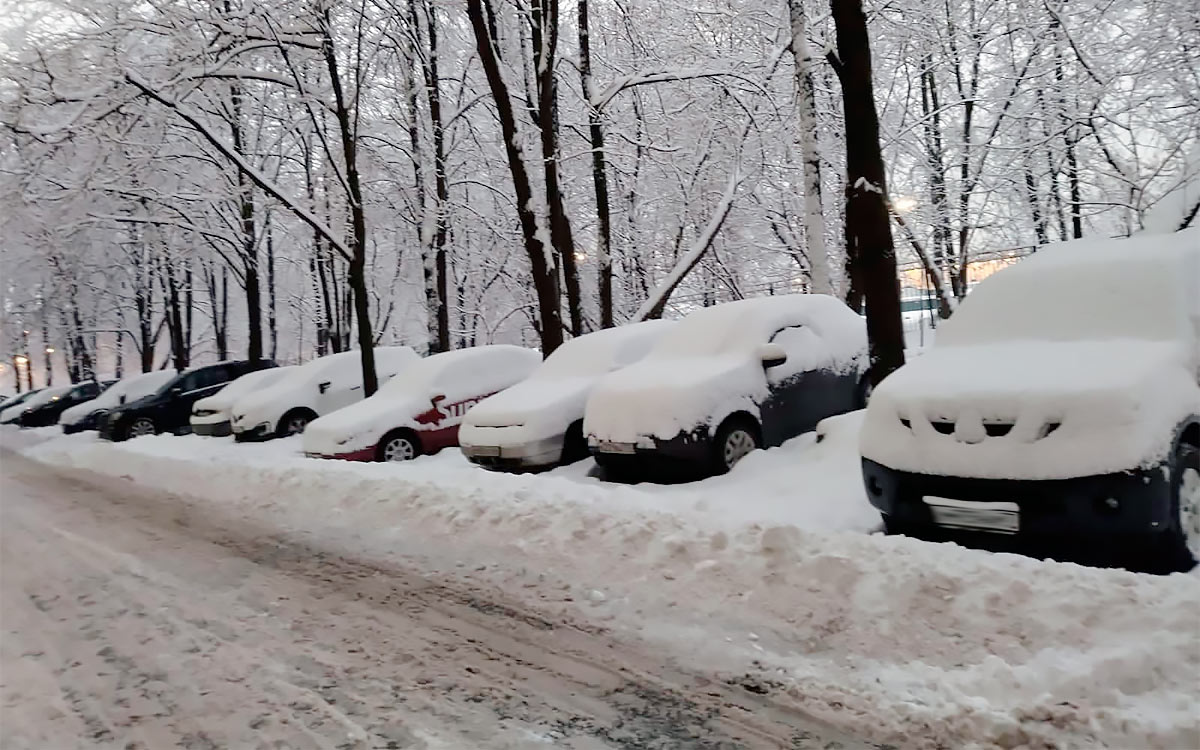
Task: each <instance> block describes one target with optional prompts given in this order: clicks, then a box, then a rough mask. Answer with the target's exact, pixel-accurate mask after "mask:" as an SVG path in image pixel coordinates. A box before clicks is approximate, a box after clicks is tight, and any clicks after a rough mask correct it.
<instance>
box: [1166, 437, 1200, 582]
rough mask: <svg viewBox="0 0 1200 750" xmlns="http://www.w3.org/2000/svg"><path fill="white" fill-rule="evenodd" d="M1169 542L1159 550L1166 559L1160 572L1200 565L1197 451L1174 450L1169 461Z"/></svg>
mask: <svg viewBox="0 0 1200 750" xmlns="http://www.w3.org/2000/svg"><path fill="white" fill-rule="evenodd" d="M1167 537H1168V543H1167V544H1165V545H1162V546H1161V547H1160V548H1159V549H1161V552H1162V554H1163V555H1164V556H1166V557H1167V559H1165V560H1162V561H1160V567H1162V568H1164V570H1163V571H1162V572H1165V573H1169V572H1175V571H1186V570H1190V569H1191V568H1192V567H1194V566H1195V565H1196V564H1197V563H1200V448H1198V447H1196V446H1195V445H1191V444H1190V443H1180V444H1179V445H1177V446H1176V447H1175V452H1174V455H1173V456H1172V459H1171V526H1170V528H1169V529H1168V530H1167Z"/></svg>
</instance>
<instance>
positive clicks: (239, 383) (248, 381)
mask: <svg viewBox="0 0 1200 750" xmlns="http://www.w3.org/2000/svg"><path fill="white" fill-rule="evenodd" d="M296 369H297V366H295V365H291V366H288V367H272V368H270V369H266V370H257V371H255V372H251V373H247V374H245V375H243V376H241V377H240V378H238V379H237V380H235V381H233V382H232V383H230V384H229V385H227V386H225V387H224V388H222V389H221V390H219V391H217V392H216V393H214V394H213V395H211V396H209V397H208V398H202V399H200V400H199V401H197V402H196V403H195V405H194V406H193V407H192V412H193V413H199V412H213V413H214V414H216V415H225V416H226V417H228V415H229V412H230V411H232V409H233V405H234V404H235V403H237V402H238V400H239V399H241V398H243V397H245V396H247V395H248V394H251V393H254V392H256V391H259V390H262V389H264V388H268V387H270V386H272V385H274V384H275V383H278V382H279V381H281V380H283V379H284V378H285V377H287V376H288V375H290V374H291V373H293V372H295V371H296Z"/></svg>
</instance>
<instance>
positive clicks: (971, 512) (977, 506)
mask: <svg viewBox="0 0 1200 750" xmlns="http://www.w3.org/2000/svg"><path fill="white" fill-rule="evenodd" d="M924 499H925V504H926V505H928V506H929V511H930V513H932V514H933V522H934V523H936V524H937V525H939V526H947V527H950V528H955V529H970V530H972V531H991V532H994V533H997V534H1015V533H1017V532H1018V531H1019V530H1020V528H1021V512H1020V511H1021V508H1020V506H1018V505H1017V504H1016V503H1002V502H1001V503H977V502H969V501H966V500H952V499H951V498H948V497H934V496H932V495H926V496H925V498H924Z"/></svg>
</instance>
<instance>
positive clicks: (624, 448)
mask: <svg viewBox="0 0 1200 750" xmlns="http://www.w3.org/2000/svg"><path fill="white" fill-rule="evenodd" d="M596 450H598V451H600V452H601V453H625V454H627V455H633V454H634V453H637V447H636V446H635V445H634V444H633V443H614V442H612V441H611V440H601V441H600V444H599V445H597V446H596Z"/></svg>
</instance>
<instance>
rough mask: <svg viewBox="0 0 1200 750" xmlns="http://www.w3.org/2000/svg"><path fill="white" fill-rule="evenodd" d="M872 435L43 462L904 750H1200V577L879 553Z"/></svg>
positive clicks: (897, 542)
mask: <svg viewBox="0 0 1200 750" xmlns="http://www.w3.org/2000/svg"><path fill="white" fill-rule="evenodd" d="M858 419H859V415H848V416H846V417H842V418H839V419H835V420H831V421H828V422H826V423H825V425H824V427H823V431H824V432H825V435H826V436H825V439H824V440H823V441H822V442H820V443H816V444H814V443H813V440H812V438H811V436H805V437H802V438H798V439H796V440H793V441H790V442H789V443H787V444H785V445H784V446H783V447H781V448H778V449H774V450H769V451H763V452H761V453H760V454H756V455H754V456H751V457H748V458H747V459H746V460H745V461H743V462H742V463H740V464H739V465H738V466H736V467H735V469H734V471H733V472H732V473H731V474H730V475H728V476H725V477H721V478H718V479H713V480H706V481H705V482H699V483H695V484H691V485H681V486H677V487H644V486H640V485H639V486H633V487H628V486H619V485H606V484H601V483H599V482H596V481H595V480H593V479H590V478H588V477H587V476H585V473H586V464H576V465H574V466H570V467H565V468H563V469H559V470H556V471H555V472H552V473H550V474H546V475H540V476H524V475H502V474H493V473H488V472H484V471H482V470H478V469H476V468H474V467H471V466H470V465H469V464H467V463H466V461H465V460H464V459H463V458H462V456H461V455H459V454H457V453H444V454H442V455H440V456H434V457H427V458H421V459H418V460H416V461H413V462H410V463H408V464H403V465H396V464H342V463H331V462H319V461H312V460H306V459H303V458H301V457H300V456H299V449H300V441H299V438H289V439H286V440H282V441H277V442H275V443H266V444H261V445H235V444H233V443H231V442H228V441H211V440H208V441H206V440H203V439H200V438H195V437H182V438H180V437H172V436H155V437H146V438H138V439H135V440H131V441H129V442H127V443H119V444H109V443H102V442H99V441H96V440H95V439H94V438H92V437H91V436H89V435H73V436H65V437H62V436H60V437H58V438H55V439H53V440H47V441H45V442H42V443H40V444H38V445H35V446H32V447H29V446H27V447H25V448H24V449H23V450H24V451H25V452H26V453H27V455H30V456H33V457H35V458H38V459H40V460H44V461H47V462H52V463H55V464H60V465H68V466H78V467H82V468H86V469H91V470H94V471H99V472H103V473H106V474H110V475H117V476H126V477H128V478H129V479H131V480H136V481H137V482H138V483H139V484H142V485H148V486H151V487H160V488H162V489H164V490H168V491H172V492H178V493H186V494H190V495H197V494H199V495H200V496H201V497H202V498H203V499H205V500H206V501H207V502H209V503H211V504H212V505H213V507H214V509H219V510H224V512H227V513H232V514H236V515H239V516H245V517H251V518H256V519H261V520H262V521H264V522H269V523H272V524H273V525H276V526H277V527H280V528H281V530H283V531H284V532H285V533H287V532H290V533H294V534H299V535H303V536H304V537H305V538H308V539H310V540H312V541H313V542H314V543H317V544H320V545H326V546H333V547H335V548H345V549H347V550H350V551H352V552H353V553H354V554H358V555H367V556H378V557H380V558H381V559H384V558H388V557H389V556H398V555H404V556H406V557H408V556H426V557H427V558H428V559H429V560H431V561H433V565H434V566H435V567H437V569H439V570H442V571H443V572H450V573H453V572H454V571H455V570H458V569H461V568H468V569H469V570H471V571H472V572H471V575H472V576H474V577H477V578H479V577H482V578H485V579H487V580H490V581H491V582H492V583H494V584H495V585H497V586H500V587H502V588H503V589H504V590H505V591H508V592H511V593H512V594H513V595H515V596H522V597H524V598H526V599H527V600H528V602H529V604H530V605H531V606H536V607H538V608H542V609H545V610H550V611H555V610H557V611H560V612H563V613H573V614H574V615H576V616H578V617H581V618H585V619H587V620H589V621H591V622H594V623H598V624H600V625H602V626H603V627H607V628H611V629H616V630H619V631H622V632H625V633H626V635H627V637H632V636H634V635H637V636H640V637H642V638H645V639H647V640H649V641H650V642H651V643H653V644H657V645H658V646H660V647H661V648H663V649H664V650H666V651H667V652H668V653H670V654H674V655H676V657H677V658H680V659H682V660H684V661H686V663H687V664H688V665H689V667H690V668H692V669H696V670H707V671H716V672H717V673H718V674H720V675H722V676H723V678H724V679H729V680H732V681H737V682H739V683H740V684H748V685H753V686H754V688H755V689H756V690H766V691H767V692H768V693H769V694H770V696H771V698H772V699H773V700H776V701H779V702H781V703H783V704H784V705H785V706H789V705H790V706H792V707H795V708H797V709H799V710H803V711H806V712H808V713H810V714H813V715H815V716H817V717H819V718H822V719H824V720H827V721H829V722H831V723H832V724H834V725H836V726H839V727H841V728H844V729H846V730H847V731H849V732H851V733H857V734H860V735H862V734H867V735H869V738H871V739H874V740H876V741H879V742H886V743H890V744H892V745H894V746H897V747H905V748H924V747H928V748H945V747H955V748H1002V747H1003V748H1016V747H1029V748H1035V747H1089V748H1092V747H1097V748H1098V747H1110V748H1123V749H1128V748H1164V749H1166V748H1183V747H1197V746H1198V743H1200V713H1198V712H1197V710H1196V708H1197V699H1198V689H1197V686H1198V685H1200V637H1198V633H1197V626H1196V623H1197V622H1200V573H1193V574H1188V575H1179V574H1176V575H1173V576H1169V577H1152V576H1145V575H1137V574H1132V573H1127V572H1123V571H1108V570H1095V569H1089V568H1083V567H1079V566H1075V565H1066V564H1058V563H1053V562H1040V561H1035V560H1029V559H1025V558H1021V557H1016V556H1011V555H992V554H988V553H983V552H978V551H973V550H966V549H962V548H959V547H956V546H954V545H931V544H926V543H922V542H917V541H915V540H910V539H904V538H890V537H883V536H879V535H867V534H863V533H861V532H862V531H864V530H866V529H868V528H870V525H871V524H872V523H874V519H875V515H874V513H873V512H872V511H871V509H870V506H869V505H868V503H867V502H866V499H865V497H864V496H863V494H862V489H861V482H860V480H859V472H858V466H857V460H856V456H855V450H854V445H855V440H856V434H855V433H856V432H857V421H858ZM13 434H14V433H13V432H12V431H6V432H3V433H0V440H2V441H3V444H4V445H6V446H10V445H11V443H10V438H11V437H12V436H13ZM397 550H403V552H398V551H397Z"/></svg>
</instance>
